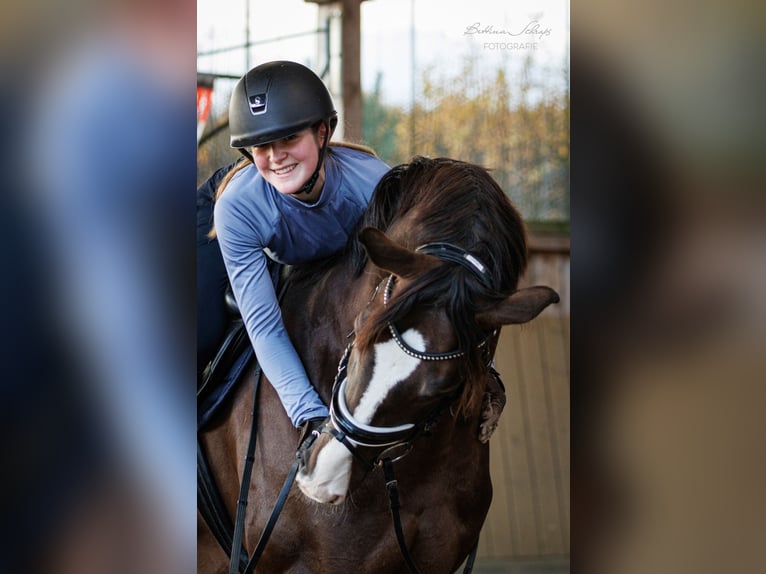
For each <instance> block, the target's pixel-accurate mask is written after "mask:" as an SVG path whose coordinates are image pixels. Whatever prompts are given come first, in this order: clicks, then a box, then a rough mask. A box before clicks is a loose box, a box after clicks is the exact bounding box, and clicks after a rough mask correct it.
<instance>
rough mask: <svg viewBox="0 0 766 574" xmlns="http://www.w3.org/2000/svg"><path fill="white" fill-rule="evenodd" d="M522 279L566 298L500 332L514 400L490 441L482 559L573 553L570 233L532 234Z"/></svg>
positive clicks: (504, 371)
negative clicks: (491, 491)
mask: <svg viewBox="0 0 766 574" xmlns="http://www.w3.org/2000/svg"><path fill="white" fill-rule="evenodd" d="M522 284H523V286H524V285H548V286H550V287H553V288H554V289H556V291H558V293H559V295H560V296H561V302H560V303H559V304H558V305H553V306H551V307H549V308H548V309H546V310H545V311H544V312H543V313H542V314H541V315H540V316H539V317H538V318H537V319H535V320H534V321H532V322H530V323H528V324H526V325H513V326H509V327H505V328H503V331H502V335H501V337H500V343H499V345H498V348H497V352H496V355H495V362H496V365H495V366H496V368H497V370H498V371H499V372H500V374H501V376H502V379H503V382H504V383H505V386H506V391H507V403H506V407H505V410H504V411H503V415H502V417H501V419H500V424H499V426H498V429H497V430H496V431H495V434H494V435H493V437H492V439H491V443H490V444H491V450H490V453H491V454H490V458H491V471H492V482H493V486H494V496H493V500H492V506H491V508H490V511H489V515H488V517H487V521H486V523H485V525H484V529H483V530H482V535H481V540H480V545H479V556H480V557H481V558H482V559H490V560H497V559H499V560H506V559H514V558H522V557H525V558H528V557H535V558H537V557H553V556H568V555H569V541H570V533H569V511H570V506H569V470H570V459H569V436H570V435H569V430H570V427H569V302H570V298H569V239H568V237H566V236H532V237H530V262H529V266H528V269H527V273H526V275H525V276H524V278H523V281H522Z"/></svg>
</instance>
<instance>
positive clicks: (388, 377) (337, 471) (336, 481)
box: [297, 329, 426, 504]
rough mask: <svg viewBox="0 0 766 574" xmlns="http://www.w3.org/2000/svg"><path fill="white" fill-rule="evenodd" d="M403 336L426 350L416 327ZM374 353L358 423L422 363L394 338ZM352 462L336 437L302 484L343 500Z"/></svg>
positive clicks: (318, 495) (314, 493)
mask: <svg viewBox="0 0 766 574" xmlns="http://www.w3.org/2000/svg"><path fill="white" fill-rule="evenodd" d="M402 339H404V341H405V342H406V343H407V344H408V345H409V346H410V347H412V348H414V349H416V350H418V351H425V350H426V346H425V340H424V339H423V335H421V334H420V333H419V332H418V331H416V330H415V329H409V330H407V331H405V332H404V333H403V334H402ZM374 357H375V364H374V365H373V369H372V378H371V379H370V383H369V385H368V386H367V389H366V390H365V391H364V394H363V395H362V399H361V400H360V401H359V404H358V405H357V407H356V408H355V409H353V412H352V416H353V417H354V421H355V422H357V423H362V424H369V423H370V422H371V421H372V417H373V416H374V415H375V412H376V411H377V409H378V407H380V405H381V403H383V400H384V399H385V398H386V396H388V393H389V392H391V389H393V388H394V387H395V386H396V385H397V384H399V383H401V382H403V381H405V380H407V378H408V377H409V376H410V375H411V374H412V373H413V372H415V369H416V368H417V366H418V364H420V359H416V358H415V357H411V356H410V355H408V354H407V353H405V352H404V351H402V350H401V349H400V348H399V346H398V345H397V344H396V341H394V340H393V339H391V340H389V341H386V342H385V343H379V344H377V345H375V353H374ZM352 462H353V458H352V456H351V453H350V452H349V451H348V449H347V448H346V447H345V446H344V445H343V444H341V443H340V442H339V441H337V440H332V441H330V442H329V443H327V444H326V445H325V446H324V448H322V449H321V450H320V451H319V454H318V455H317V460H316V464H315V465H314V472H312V473H311V475H310V476H305V475H299V476H298V479H297V481H298V486H299V487H300V489H301V490H302V491H303V493H304V494H305V495H306V496H308V497H309V498H312V499H314V500H316V501H317V502H325V503H332V504H340V503H342V502H343V500H345V497H346V493H347V491H348V486H349V481H350V480H351V464H352Z"/></svg>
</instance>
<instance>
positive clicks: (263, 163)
mask: <svg viewBox="0 0 766 574" xmlns="http://www.w3.org/2000/svg"><path fill="white" fill-rule="evenodd" d="M326 132H327V128H326V126H325V125H324V123H322V124H320V126H319V129H318V130H315V129H313V128H306V129H305V130H302V131H299V132H298V133H295V134H293V135H290V136H287V137H286V138H282V139H280V140H277V141H274V142H271V143H269V144H265V145H262V146H253V147H252V148H251V149H250V153H252V155H253V163H255V167H256V168H258V171H259V172H260V174H261V175H262V176H263V177H264V178H265V179H266V181H268V182H269V183H270V184H271V185H273V186H274V187H275V188H276V189H277V191H279V192H280V193H283V194H285V195H292V194H294V193H295V192H297V191H299V190H300V189H301V187H303V185H304V184H305V183H306V182H307V181H308V179H309V178H310V177H311V175H312V174H313V173H314V170H315V169H316V166H317V162H318V161H319V149H320V146H321V142H322V141H323V138H324V137H325V134H326ZM323 183H324V165H323V166H322V169H321V170H320V175H319V178H318V179H317V183H316V185H315V186H314V189H312V191H311V193H310V194H308V195H304V194H301V195H300V196H297V198H298V199H301V200H302V201H312V200H314V201H315V200H316V199H317V198H318V195H319V192H320V191H321V189H322V184H323Z"/></svg>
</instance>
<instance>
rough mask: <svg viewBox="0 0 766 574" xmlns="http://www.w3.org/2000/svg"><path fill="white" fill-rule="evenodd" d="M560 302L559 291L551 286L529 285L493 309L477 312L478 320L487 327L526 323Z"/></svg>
mask: <svg viewBox="0 0 766 574" xmlns="http://www.w3.org/2000/svg"><path fill="white" fill-rule="evenodd" d="M558 302H559V295H558V293H556V292H555V291H554V290H553V289H551V288H550V287H543V286H536V287H527V288H525V289H519V290H518V291H516V292H515V293H513V294H512V295H511V296H510V297H508V298H507V299H505V300H503V301H501V302H500V303H498V304H497V305H495V307H493V308H492V309H490V310H488V311H482V312H480V313H477V314H476V320H477V321H478V323H479V325H481V326H483V327H486V328H492V327H497V326H498V325H511V324H518V323H526V322H527V321H531V320H532V319H534V318H535V317H537V316H538V315H539V314H540V313H541V312H542V310H543V309H545V308H546V307H547V306H548V305H550V304H551V303H558Z"/></svg>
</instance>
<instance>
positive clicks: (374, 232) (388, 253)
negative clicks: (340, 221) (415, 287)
mask: <svg viewBox="0 0 766 574" xmlns="http://www.w3.org/2000/svg"><path fill="white" fill-rule="evenodd" d="M359 240H360V241H361V242H362V245H364V248H365V249H366V250H367V255H369V257H370V261H372V262H373V263H374V264H375V265H376V266H378V267H380V268H381V269H383V270H384V271H388V272H389V273H393V274H394V275H398V276H399V277H404V278H411V277H415V276H416V275H419V274H420V273H423V272H424V271H428V270H429V269H432V268H433V267H435V266H436V265H438V264H439V260H438V259H437V258H436V257H433V256H431V255H426V254H424V253H416V252H415V251H410V250H409V249H406V248H404V247H402V246H401V245H399V244H398V243H395V242H393V241H391V240H390V239H389V238H388V237H386V234H385V233H383V232H382V231H380V230H379V229H375V228H374V227H365V228H364V229H363V230H362V231H361V232H360V233H359Z"/></svg>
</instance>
